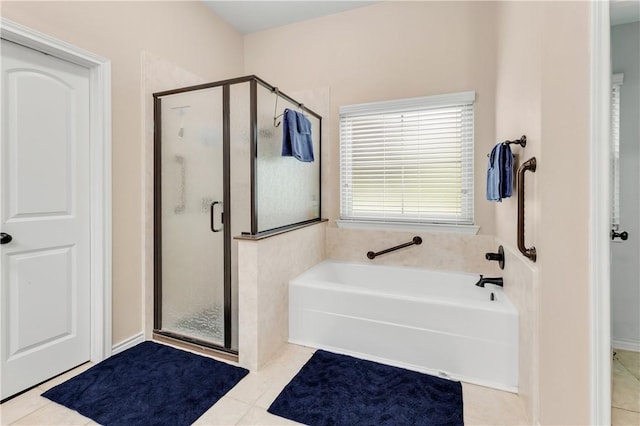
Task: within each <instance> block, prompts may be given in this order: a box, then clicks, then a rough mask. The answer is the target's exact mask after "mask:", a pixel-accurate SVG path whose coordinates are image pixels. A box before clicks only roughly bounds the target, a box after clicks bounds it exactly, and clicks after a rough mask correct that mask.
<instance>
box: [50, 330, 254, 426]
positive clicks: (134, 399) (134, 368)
mask: <svg viewBox="0 0 640 426" xmlns="http://www.w3.org/2000/svg"><path fill="white" fill-rule="evenodd" d="M248 373H249V371H247V370H245V369H244V368H240V367H235V366H233V365H229V364H225V363H223V362H220V361H216V360H214V359H211V358H207V357H204V356H200V355H195V354H192V353H190V352H185V351H181V350H179V349H174V348H172V347H169V346H165V345H160V344H158V343H154V342H144V343H140V344H139V345H136V346H134V347H133V348H131V349H128V350H126V351H124V352H121V353H119V354H117V355H114V356H112V357H110V358H108V359H106V360H105V361H103V362H101V363H99V364H97V365H95V366H93V367H91V368H90V369H88V370H87V371H85V372H83V373H81V374H79V375H78V376H76V377H74V378H72V379H70V380H67V381H66V382H64V383H62V384H60V385H58V386H56V387H54V388H52V389H50V390H48V391H46V392H45V393H43V394H42V396H44V397H46V398H49V399H50V400H52V401H54V402H57V403H58V404H62V405H64V406H65V407H67V408H70V409H72V410H76V411H77V412H79V413H80V414H82V415H84V416H86V417H89V418H91V419H93V420H94V421H96V422H98V423H100V424H102V425H107V426H109V425H126V426H137V425H190V424H191V423H193V422H194V421H195V420H196V419H197V418H198V417H200V416H201V415H202V414H203V413H204V412H205V411H207V410H208V409H209V408H210V407H211V406H212V405H213V404H215V402H216V401H217V400H218V399H220V398H221V397H222V396H223V395H224V394H225V393H227V392H228V391H229V390H230V389H231V388H232V387H234V386H235V385H236V384H237V383H238V382H239V381H240V379H242V378H243V377H244V376H246V375H247V374H248Z"/></svg>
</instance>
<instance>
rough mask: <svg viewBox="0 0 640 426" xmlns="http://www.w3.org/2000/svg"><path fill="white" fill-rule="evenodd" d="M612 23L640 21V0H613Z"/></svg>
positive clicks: (611, 6)
mask: <svg viewBox="0 0 640 426" xmlns="http://www.w3.org/2000/svg"><path fill="white" fill-rule="evenodd" d="M610 8H611V25H620V24H628V23H630V22H638V21H640V0H612V1H611V4H610Z"/></svg>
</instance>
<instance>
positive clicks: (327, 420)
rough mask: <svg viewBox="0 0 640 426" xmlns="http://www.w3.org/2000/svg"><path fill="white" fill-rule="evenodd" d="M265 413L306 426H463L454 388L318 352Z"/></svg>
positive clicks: (457, 391) (443, 382) (426, 377)
mask: <svg viewBox="0 0 640 426" xmlns="http://www.w3.org/2000/svg"><path fill="white" fill-rule="evenodd" d="M268 411H269V412H270V413H272V414H275V415H278V416H281V417H285V418H287V419H291V420H294V421H296V422H300V423H304V424H307V425H312V426H324V425H336V426H343V425H344V426H347V425H349V426H351V425H394V426H395V425H429V426H434V425H463V424H464V423H463V417H462V385H461V384H460V382H453V381H451V380H446V379H441V378H439V377H434V376H429V375H427V374H422V373H417V372H415V371H410V370H405V369H403V368H397V367H390V366H388V365H383V364H379V363H377V362H371V361H365V360H361V359H358V358H353V357H350V356H346V355H338V354H334V353H331V352H326V351H321V350H319V351H317V352H316V353H315V354H314V355H313V356H312V357H311V359H310V360H309V361H308V362H307V363H306V364H305V365H304V367H302V369H301V370H300V372H299V373H298V374H297V375H296V376H295V377H294V378H293V380H291V382H289V384H288V385H287V386H286V387H285V388H284V389H283V390H282V392H281V393H280V395H279V396H278V398H276V400H275V401H274V402H273V404H271V407H269V410H268Z"/></svg>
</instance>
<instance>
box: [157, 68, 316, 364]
mask: <svg viewBox="0 0 640 426" xmlns="http://www.w3.org/2000/svg"><path fill="white" fill-rule="evenodd" d="M153 96H154V120H155V125H154V129H155V135H154V144H155V147H154V238H155V259H154V266H155V267H154V273H155V277H154V291H155V294H154V333H156V334H160V335H163V336H167V337H171V338H177V339H180V340H183V341H187V342H192V343H196V344H198V345H204V346H208V347H211V348H215V349H219V350H223V351H226V352H231V353H237V351H238V274H237V270H238V259H237V242H236V240H235V239H234V237H238V236H242V237H243V238H262V237H264V236H267V235H271V234H273V233H277V232H279V231H286V230H289V229H291V228H293V227H296V226H300V225H304V224H307V223H313V222H317V221H319V220H320V207H321V206H320V191H321V188H320V157H321V144H320V141H321V120H322V118H321V117H320V116H319V115H318V114H317V113H315V112H313V111H312V110H310V109H309V108H307V107H305V106H304V105H303V104H301V103H299V102H297V101H296V100H294V99H292V98H291V97H289V96H287V95H286V94H284V93H282V92H281V91H279V90H278V89H277V88H276V87H274V86H271V85H270V84H268V83H266V82H265V81H263V80H261V79H260V78H258V77H256V76H247V77H241V78H237V79H232V80H225V81H219V82H215V83H208V84H202V85H198V86H191V87H186V88H181V89H175V90H169V91H165V92H160V93H155V94H154V95H153ZM286 109H288V110H289V111H290V114H291V111H293V112H294V115H291V116H290V117H300V119H301V120H304V119H306V120H308V121H307V122H308V123H309V124H310V126H311V130H310V135H309V133H308V132H307V133H306V136H305V137H307V138H308V139H306V140H307V141H308V146H309V150H311V151H312V154H313V155H312V159H311V158H304V159H303V160H304V161H300V160H299V159H298V158H296V157H295V156H287V155H283V152H284V153H285V154H287V153H286V152H285V151H286V150H284V149H283V148H284V147H283V143H284V142H285V141H284V140H283V129H285V127H286V126H285V125H284V124H283V119H284V116H283V114H284V112H285V110H286ZM288 124H291V122H289V123H288ZM290 129H291V126H289V128H288V129H287V131H289V130H290Z"/></svg>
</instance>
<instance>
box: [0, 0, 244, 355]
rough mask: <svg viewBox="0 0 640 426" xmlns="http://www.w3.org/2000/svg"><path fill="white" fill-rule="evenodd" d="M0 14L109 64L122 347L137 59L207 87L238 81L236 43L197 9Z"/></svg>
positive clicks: (138, 328)
mask: <svg viewBox="0 0 640 426" xmlns="http://www.w3.org/2000/svg"><path fill="white" fill-rule="evenodd" d="M1 13H2V16H3V17H5V18H8V19H11V20H12V21H15V22H18V23H20V24H23V25H26V26H28V27H31V28H33V29H35V30H38V31H41V32H44V33H46V34H48V35H51V36H53V37H56V38H59V39H61V40H64V41H66V42H68V43H71V44H74V45H76V46H79V47H81V48H84V49H86V50H89V51H91V52H93V53H96V54H98V55H102V56H104V57H106V58H109V59H110V60H111V67H112V68H111V71H112V120H113V127H112V132H113V182H112V184H113V343H118V342H121V341H123V340H126V339H128V338H130V337H131V336H133V335H136V334H139V333H140V332H142V331H143V320H142V319H143V278H144V277H143V256H144V253H143V229H144V215H143V214H144V211H143V207H144V204H143V203H144V197H143V185H144V180H143V175H144V167H143V164H144V162H143V158H142V156H143V152H144V145H143V139H144V137H143V116H142V108H141V97H142V81H141V80H142V78H141V74H142V72H141V63H142V51H143V50H146V51H149V52H151V53H153V54H154V55H156V56H158V57H160V58H164V59H165V60H167V61H169V62H172V63H174V64H176V65H177V66H179V67H181V68H183V69H186V70H189V71H191V72H193V73H195V74H197V75H199V76H201V77H203V78H206V79H207V80H209V81H214V80H219V79H223V78H229V77H235V76H238V75H240V74H242V67H243V57H242V49H243V46H242V37H241V35H240V34H238V33H237V32H236V31H235V30H234V29H232V28H231V27H230V26H229V25H228V24H226V23H225V22H223V21H222V20H221V19H220V18H218V17H217V16H215V15H214V14H213V13H211V12H210V11H209V9H207V8H206V7H205V6H204V5H203V4H202V3H200V2H6V1H3V2H2V12H1ZM187 29H188V31H187Z"/></svg>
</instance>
